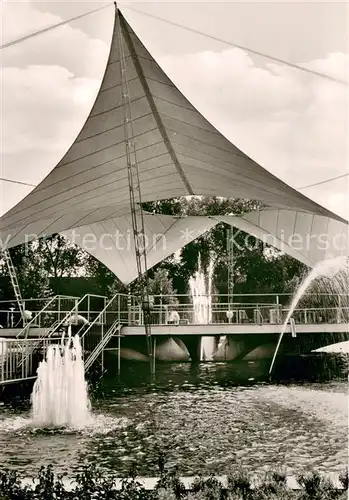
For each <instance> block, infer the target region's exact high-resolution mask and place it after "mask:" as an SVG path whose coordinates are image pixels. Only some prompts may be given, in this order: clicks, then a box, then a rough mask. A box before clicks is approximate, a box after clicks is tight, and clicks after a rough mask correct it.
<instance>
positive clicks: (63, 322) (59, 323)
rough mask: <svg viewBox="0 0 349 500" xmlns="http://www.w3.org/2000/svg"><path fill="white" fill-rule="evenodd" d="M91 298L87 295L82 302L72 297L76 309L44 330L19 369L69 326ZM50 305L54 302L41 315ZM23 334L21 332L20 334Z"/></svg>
mask: <svg viewBox="0 0 349 500" xmlns="http://www.w3.org/2000/svg"><path fill="white" fill-rule="evenodd" d="M90 296H91V295H90V294H86V295H84V296H83V297H82V298H81V299H80V300H78V299H77V298H76V297H70V298H71V299H73V300H74V301H75V304H74V307H73V308H72V309H71V310H70V311H69V312H68V313H66V314H65V315H64V316H63V318H62V319H57V320H56V321H55V322H54V323H52V324H51V325H50V327H49V328H47V329H46V330H44V333H43V334H42V335H41V336H40V337H39V338H38V339H37V340H36V341H35V342H33V343H32V345H31V349H30V351H29V352H28V353H27V354H26V355H25V356H23V357H22V359H21V361H20V362H19V363H18V369H21V367H22V365H25V364H26V362H27V358H29V357H30V356H32V355H33V352H34V351H36V350H37V349H39V348H41V347H42V345H43V343H44V342H45V341H46V340H47V339H50V338H51V337H52V336H53V335H54V334H55V333H56V332H57V331H58V330H59V329H60V328H64V327H66V326H67V325H68V324H69V322H70V321H71V319H72V318H73V317H74V315H76V314H78V311H79V306H80V305H81V304H82V303H83V302H84V301H85V300H86V299H87V298H88V297H90ZM56 298H57V297H55V298H54V300H55V299H56ZM50 305H52V301H50V302H49V303H48V304H46V306H45V308H44V309H43V310H42V311H40V313H39V314H42V313H43V312H44V311H45V309H47V308H48V307H49V306H50ZM37 316H38V315H37ZM35 319H36V317H35V318H33V320H32V321H33V322H34V321H35ZM28 327H30V325H27V326H26V328H28ZM23 330H24V329H23ZM23 330H22V332H23ZM22 332H20V334H21V333H22ZM20 334H19V335H20Z"/></svg>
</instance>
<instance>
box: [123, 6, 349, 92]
mask: <svg viewBox="0 0 349 500" xmlns="http://www.w3.org/2000/svg"><path fill="white" fill-rule="evenodd" d="M123 8H125V9H128V10H132V11H133V12H137V13H138V14H143V15H144V16H148V17H150V18H153V19H156V20H158V21H162V22H164V23H167V24H169V25H171V26H175V27H176V28H180V29H183V30H186V31H189V32H190V33H194V34H196V35H200V36H204V37H205V38H210V39H211V40H214V41H215V42H220V43H224V44H225V45H230V46H231V47H235V48H237V49H241V50H245V51H246V52H250V53H251V54H255V55H257V56H260V57H264V58H266V59H270V60H271V61H275V62H277V63H281V64H284V65H285V66H289V67H290V68H295V69H298V70H299V71H303V72H305V73H310V74H312V75H315V76H320V77H321V78H326V79H327V80H331V81H332V82H336V83H340V84H341V85H346V86H348V85H349V82H347V81H345V80H340V79H338V78H335V77H333V76H331V75H327V74H325V73H320V72H319V71H315V70H312V69H309V68H306V67H304V66H300V65H299V64H295V63H291V62H289V61H285V60H284V59H280V58H279V57H275V56H271V55H270V54H265V53H264V52H260V51H259V50H255V49H251V48H250V47H245V46H243V45H239V44H237V43H234V42H230V41H228V40H224V39H222V38H219V37H217V36H214V35H210V34H208V33H204V32H203V31H199V30H197V29H195V28H190V27H189V26H184V25H183V24H180V23H176V22H174V21H170V20H169V19H165V18H163V17H160V16H156V15H154V14H150V13H148V12H144V11H142V10H138V9H134V8H133V7H129V6H128V5H125V6H124V7H123Z"/></svg>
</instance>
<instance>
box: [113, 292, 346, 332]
mask: <svg viewBox="0 0 349 500" xmlns="http://www.w3.org/2000/svg"><path fill="white" fill-rule="evenodd" d="M280 295H281V294H265V295H253V294H246V295H234V302H233V303H232V302H228V301H224V300H223V299H226V298H227V297H228V296H224V295H212V296H206V295H202V296H201V297H200V298H199V300H196V301H195V304H193V300H192V297H191V296H190V295H171V296H165V295H157V296H153V298H152V299H153V300H152V302H153V307H152V311H151V323H152V324H153V325H167V324H171V323H174V324H176V323H177V324H178V323H180V324H224V323H235V324H244V323H249V324H282V323H283V322H284V320H285V319H286V316H287V314H288V311H289V307H287V306H285V305H283V304H282V303H281V299H280ZM284 295H285V296H284V298H283V301H286V298H287V299H288V297H291V296H290V295H288V294H284ZM285 297H286V298H285ZM230 298H231V297H230ZM256 298H257V299H258V301H253V299H256ZM197 299H198V297H197ZM306 301H307V302H308V303H309V304H311V303H312V302H314V303H315V304H321V305H320V306H319V305H317V306H316V307H312V306H311V305H310V306H309V307H302V306H299V307H298V308H297V309H296V310H295V311H294V315H293V316H294V319H295V322H296V323H303V324H308V323H309V324H310V323H346V322H347V321H348V300H347V297H346V296H345V295H344V294H343V295H342V296H339V295H337V294H332V295H331V294H308V296H307V297H306ZM288 303H290V300H288ZM303 303H304V302H303ZM326 304H331V306H329V307H326ZM333 304H335V307H333ZM338 304H341V305H340V306H338ZM127 311H128V321H127V322H126V321H125V320H124V321H123V323H124V324H125V323H127V324H129V325H137V324H138V325H140V324H143V314H142V310H141V306H140V303H139V301H138V302H137V300H136V301H135V303H134V305H133V306H132V307H129V308H128V310H126V309H124V310H122V311H121V313H120V314H121V316H122V317H123V318H124V319H125V318H126V317H127Z"/></svg>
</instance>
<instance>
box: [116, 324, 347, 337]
mask: <svg viewBox="0 0 349 500" xmlns="http://www.w3.org/2000/svg"><path fill="white" fill-rule="evenodd" d="M281 328H282V325H279V324H277V325H270V324H269V325H267V324H264V325H256V324H244V325H237V324H232V323H222V324H215V325H153V326H152V329H151V333H152V335H155V336H160V335H168V336H176V335H181V336H182V335H200V336H215V335H256V334H257V335H258V334H260V335H265V334H275V335H279V334H280V332H281ZM285 333H291V327H290V326H289V325H288V326H287V328H286V331H285ZM302 333H314V334H316V333H349V324H346V323H322V324H316V323H315V324H306V325H305V324H297V334H302ZM122 335H123V336H138V335H145V331H144V326H143V325H137V326H123V328H122Z"/></svg>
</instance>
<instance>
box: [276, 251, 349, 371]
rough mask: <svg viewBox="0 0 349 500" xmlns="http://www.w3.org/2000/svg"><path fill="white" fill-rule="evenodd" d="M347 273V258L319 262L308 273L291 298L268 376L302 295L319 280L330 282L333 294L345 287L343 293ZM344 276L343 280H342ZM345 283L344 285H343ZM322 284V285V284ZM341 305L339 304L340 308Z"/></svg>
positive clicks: (341, 257) (346, 289) (346, 284)
mask: <svg viewBox="0 0 349 500" xmlns="http://www.w3.org/2000/svg"><path fill="white" fill-rule="evenodd" d="M348 273H349V268H348V257H347V256H339V257H336V258H334V259H327V260H323V261H321V262H319V263H318V264H317V265H316V266H315V267H314V268H313V269H312V270H311V271H310V272H309V274H308V275H307V276H306V277H305V279H304V280H303V282H302V283H301V285H300V286H299V287H298V289H297V291H296V293H295V294H294V296H293V299H292V302H291V305H290V308H289V311H288V314H287V316H286V319H285V321H284V323H283V325H282V329H281V333H280V336H279V339H278V343H277V345H276V349H275V352H274V356H273V359H272V362H271V365H270V368H269V374H271V372H272V370H273V367H274V363H275V359H276V356H277V353H278V350H279V347H280V344H281V341H282V338H283V336H284V333H285V331H286V328H287V325H288V323H289V321H290V319H291V317H292V315H293V312H294V310H295V309H296V307H297V305H298V303H299V302H300V300H301V299H302V297H303V296H304V294H305V293H306V292H307V291H308V289H309V288H310V286H311V285H313V283H314V282H315V281H316V280H318V279H319V278H325V279H326V278H327V279H329V280H330V283H331V285H330V288H331V292H332V293H333V291H334V290H336V292H337V293H340V292H342V291H343V285H344V287H345V291H346V292H347V291H348ZM343 275H344V279H343ZM345 282H346V283H345ZM322 284H323V283H322ZM341 305H343V304H339V306H341Z"/></svg>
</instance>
